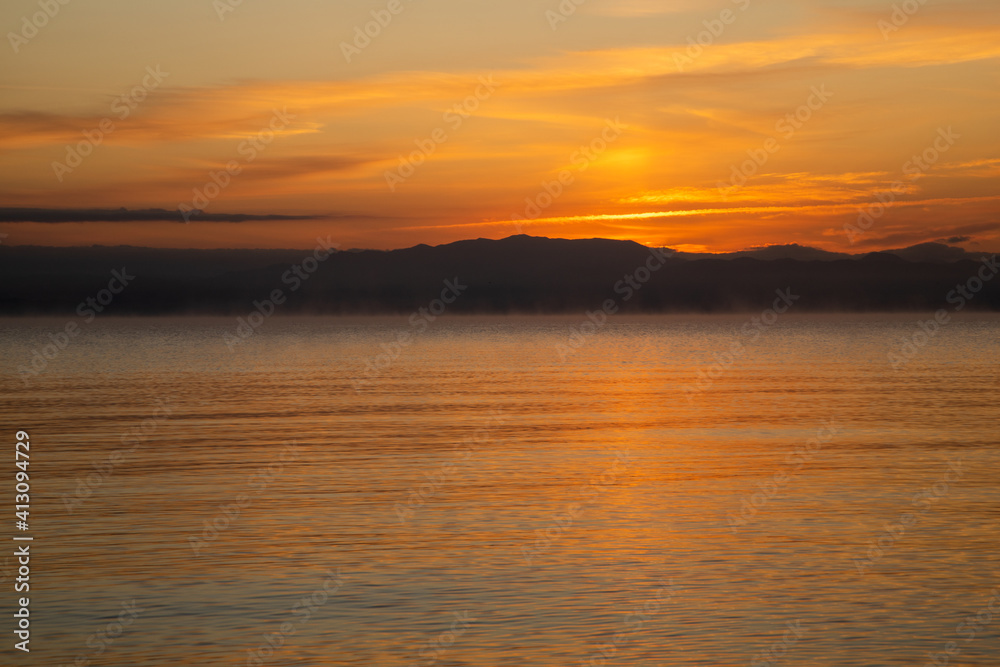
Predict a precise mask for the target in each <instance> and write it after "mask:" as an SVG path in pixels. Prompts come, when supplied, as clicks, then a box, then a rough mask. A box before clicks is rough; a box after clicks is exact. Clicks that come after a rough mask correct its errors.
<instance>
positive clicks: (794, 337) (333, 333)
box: [0, 315, 1000, 667]
mask: <svg viewBox="0 0 1000 667" xmlns="http://www.w3.org/2000/svg"><path fill="white" fill-rule="evenodd" d="M926 317H927V316H918V315H905V316H901V315H894V316H876V315H870V316H857V315H845V316H835V315H829V316H791V315H787V316H782V318H780V319H779V320H778V321H777V322H776V323H774V324H773V325H772V326H767V327H756V328H755V327H753V326H752V325H751V326H750V327H747V328H744V325H746V324H747V323H748V322H750V318H749V316H726V317H705V318H686V317H679V316H672V317H648V318H633V319H627V318H620V319H614V318H612V321H611V322H609V323H608V324H606V325H605V326H602V327H599V328H596V327H595V329H596V331H591V327H584V328H585V329H586V331H585V332H583V333H581V334H580V335H579V336H574V337H573V338H571V329H579V328H580V326H581V324H582V323H583V321H584V319H583V318H582V317H573V318H520V319H518V318H511V319H505V318H492V319H491V318H484V319H469V318H466V319H462V318H452V319H447V318H442V319H439V320H438V321H436V322H435V323H433V324H431V325H430V326H427V327H426V328H416V327H411V326H410V325H409V324H408V322H407V318H405V317H398V318H381V319H357V320H344V319H301V320H298V319H285V320H283V319H280V318H273V319H271V320H268V321H267V322H265V323H264V325H263V326H261V327H260V329H259V330H258V331H257V333H256V334H255V335H254V336H252V337H250V338H249V339H247V340H245V341H243V342H241V343H239V344H232V345H229V346H227V344H226V342H225V341H226V339H225V338H224V336H225V334H226V333H230V334H232V333H233V332H234V331H235V329H236V322H235V320H234V319H204V320H199V319H192V320H168V319H148V320H147V319H135V320H111V319H105V320H97V321H96V322H94V323H92V324H81V330H82V333H81V334H80V335H79V336H78V337H76V338H75V339H73V340H72V341H70V343H69V344H68V345H67V346H66V348H65V349H64V350H61V351H58V354H55V355H52V354H51V353H52V351H53V350H52V349H49V350H48V352H49V353H50V356H53V357H54V358H52V359H46V360H45V363H46V366H45V368H44V370H42V371H41V372H39V373H38V374H37V375H35V376H32V377H31V378H30V382H29V383H27V384H26V383H25V382H22V380H21V379H19V376H18V375H19V374H18V373H17V371H16V367H17V366H19V365H30V364H31V361H32V352H33V350H41V349H42V347H43V346H44V345H45V344H46V343H48V342H49V338H48V334H49V333H50V332H52V333H54V332H57V331H60V330H62V328H63V325H64V324H65V322H64V321H59V320H31V321H27V320H5V321H3V322H0V345H2V348H3V350H4V357H5V359H4V364H5V365H4V375H3V378H2V385H0V390H2V393H3V404H2V408H0V410H2V421H3V423H4V424H5V428H6V429H7V434H8V435H7V441H8V443H9V445H10V447H11V449H12V450H13V447H14V445H13V442H14V433H15V432H16V431H17V430H22V429H23V430H25V431H27V432H28V433H29V435H30V440H31V459H30V461H31V464H30V474H31V494H32V503H31V520H30V526H31V528H30V532H29V533H27V534H30V535H31V536H33V537H34V541H33V542H32V543H31V553H32V560H31V592H30V596H31V606H30V609H31V621H32V626H31V628H32V635H31V647H32V652H31V654H30V656H29V655H27V654H23V653H20V652H16V651H14V650H12V644H13V641H14V639H12V634H11V630H12V629H13V623H12V621H11V618H12V616H11V612H12V611H13V609H14V599H15V593H13V592H12V590H11V588H12V583H13V581H12V580H13V566H12V563H13V559H12V558H10V557H9V556H8V555H7V554H6V553H5V554H4V557H6V558H7V560H6V561H5V562H4V569H3V577H4V579H5V582H4V584H3V587H2V590H4V593H3V595H2V596H0V605H2V611H3V615H4V618H7V619H8V620H7V621H6V622H5V623H6V625H5V627H4V628H3V634H4V636H5V637H7V640H6V641H5V644H4V646H3V651H4V656H6V657H5V658H4V660H3V662H4V663H5V664H28V665H43V664H44V665H70V664H74V661H77V662H76V663H75V664H78V665H85V664H91V665H259V664H269V665H304V666H312V665H317V666H318V665H386V666H397V665H399V666H410V665H420V666H422V667H431V666H432V665H438V666H440V667H458V666H472V665H476V666H496V665H529V666H536V665H537V666H551V665H636V666H641V665H647V666H650V667H656V666H666V665H671V666H673V665H678V666H680V665H712V666H729V665H751V664H759V665H764V664H769V663H770V664H774V665H778V664H786V665H808V666H812V665H837V666H841V667H852V666H862V665H865V666H869V665H879V666H893V665H907V666H914V665H924V664H925V663H927V662H928V660H929V658H928V654H929V653H934V654H936V653H940V652H943V651H946V650H948V648H950V650H951V651H952V653H953V655H952V656H951V657H950V659H949V663H950V664H952V665H962V666H965V667H970V666H993V667H995V666H996V665H1000V597H996V598H992V597H991V596H994V595H995V594H997V593H998V592H1000V588H998V587H1000V490H998V484H997V483H998V480H1000V436H998V428H997V425H998V417H1000V408H998V401H997V395H998V390H1000V378H998V370H1000V336H998V334H1000V318H998V317H996V316H986V315H984V316H978V317H970V318H967V319H962V320H956V321H952V322H950V323H948V324H947V325H945V326H942V327H940V329H939V330H937V331H935V332H934V335H933V336H930V337H928V338H927V339H926V341H925V340H924V339H922V338H920V337H919V336H918V341H919V342H922V343H925V344H924V345H923V346H922V347H920V348H919V349H918V348H916V347H914V348H913V350H912V351H913V352H914V353H915V354H913V355H912V358H911V359H909V361H908V362H907V363H905V364H899V365H898V366H899V367H898V368H893V366H892V364H891V363H890V362H889V361H888V356H887V355H888V354H889V353H895V352H898V351H899V350H900V349H901V346H902V340H903V339H904V338H906V339H910V340H912V339H913V337H914V335H915V332H917V331H919V329H918V327H917V322H918V320H920V319H926ZM753 332H756V333H757V335H756V336H754V335H753ZM401 333H407V334H410V338H408V339H406V341H405V342H406V344H405V345H398V344H395V343H394V341H397V340H398V338H399V335H400V334H401ZM230 342H231V340H230ZM383 344H384V345H385V347H382V345H383ZM383 354H384V355H385V356H384V357H382V358H381V359H380V358H379V355H383ZM727 354H728V355H730V356H726V355H727ZM369 362H370V363H371V365H370V366H368V365H367V364H368V363H369ZM40 363H41V362H38V361H36V364H40ZM713 365H714V368H713ZM366 369H367V370H366ZM373 369H374V370H373ZM699 373H703V375H699ZM14 472H15V470H14V468H13V467H12V463H8V465H7V466H6V470H5V471H4V472H3V473H0V474H2V475H3V476H4V479H5V480H7V479H9V480H10V481H9V483H8V481H4V482H3V484H4V486H5V488H8V489H9V488H10V487H12V486H13V475H14ZM5 498H7V499H8V500H9V501H10V502H11V504H13V493H12V492H9V493H8V495H6V496H5ZM11 512H13V509H12V510H11ZM9 519H10V522H9V524H8V527H7V528H5V534H6V535H7V539H10V538H11V537H13V536H14V534H15V533H16V532H17V531H15V530H14V526H13V523H14V518H13V517H9ZM9 544H11V545H13V544H15V543H14V542H10V543H9ZM12 552H13V547H11V548H10V553H12ZM977 614H978V620H975V621H974V622H973V623H972V624H971V625H970V624H966V625H964V626H961V627H959V626H960V624H962V623H963V622H965V621H966V619H967V617H969V616H970V615H971V616H972V617H973V619H975V618H976V615H977ZM8 626H9V627H8ZM949 642H954V644H953V645H951V646H950V647H949ZM765 651H770V653H765ZM957 651H960V652H957ZM88 661H89V662H88ZM754 661H756V662H754ZM940 661H941V663H942V664H944V658H941V659H940Z"/></svg>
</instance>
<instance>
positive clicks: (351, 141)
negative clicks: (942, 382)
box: [0, 0, 1000, 252]
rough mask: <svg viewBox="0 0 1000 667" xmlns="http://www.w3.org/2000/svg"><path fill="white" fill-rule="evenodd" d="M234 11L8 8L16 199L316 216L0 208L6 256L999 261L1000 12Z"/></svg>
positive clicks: (873, 8) (705, 6)
mask: <svg viewBox="0 0 1000 667" xmlns="http://www.w3.org/2000/svg"><path fill="white" fill-rule="evenodd" d="M223 1H224V0H220V3H221V2H223ZM220 3H216V4H215V5H213V2H211V1H210V0H175V1H172V2H171V3H135V2H126V1H125V0H101V1H95V2H90V3H82V2H79V3H78V2H70V3H68V4H66V5H60V6H59V7H60V8H59V10H58V13H56V14H55V15H54V16H52V17H51V18H47V20H46V21H45V22H44V25H43V26H42V27H40V28H38V29H37V30H36V31H32V30H31V28H30V27H26V25H27V24H26V23H25V21H29V22H30V21H31V20H32V19H31V17H32V16H33V15H34V14H35V13H36V12H38V5H37V3H36V2H34V1H22V0H11V1H9V2H5V3H4V5H3V7H2V9H0V24H2V25H3V26H5V27H6V28H7V31H9V32H8V35H7V40H8V45H7V46H6V47H4V49H3V50H2V53H3V55H2V56H0V59H2V64H3V66H2V70H0V72H2V73H0V89H2V90H3V97H2V98H0V100H2V101H0V175H2V180H0V206H5V207H32V208H35V207H37V208H67V209H70V208H72V209H76V208H113V209H117V208H120V207H127V208H129V209H146V208H164V209H177V208H178V207H179V206H181V207H182V208H183V207H184V206H191V207H195V208H197V207H198V206H202V207H204V208H205V210H206V212H208V213H217V214H218V213H249V214H261V215H267V214H279V215H309V216H317V217H316V219H313V220H284V221H266V222H263V221H261V222H242V223H218V222H204V221H202V222H199V221H198V220H197V218H194V219H192V221H191V223H190V224H186V225H185V224H179V223H171V222H114V223H109V222H99V221H98V222H86V223H72V224H43V223H24V222H0V235H2V234H6V235H7V236H6V237H0V238H2V242H3V243H6V244H44V245H90V244H94V243H100V244H120V243H124V244H132V245H151V246H169V247H303V248H307V247H312V246H313V245H314V238H315V237H316V236H317V235H320V234H322V235H323V236H324V237H325V236H326V235H328V234H329V235H331V236H332V238H333V239H334V240H335V241H336V242H338V243H340V244H341V247H367V248H396V247H403V246H409V245H413V244H416V243H429V244H436V243H445V242H448V241H454V240H458V239H463V238H473V237H489V238H501V237H504V236H509V235H510V234H513V233H518V232H523V233H529V234H533V235H544V236H559V237H564V238H580V237H593V236H601V237H607V238H628V239H634V240H636V241H639V242H642V243H648V244H654V245H668V246H672V247H675V248H680V249H685V250H708V251H723V250H735V249H741V248H745V247H749V246H757V245H764V244H775V243H801V244H805V245H812V246H816V247H822V248H826V249H829V250H840V251H850V252H858V251H867V250H873V249H879V248H886V247H901V246H906V245H912V244H915V243H920V242H924V241H937V240H942V239H952V242H954V243H960V244H962V245H964V247H966V248H968V249H970V250H977V249H978V250H997V249H1000V219H998V217H1000V216H998V211H1000V188H998V187H997V186H998V185H1000V124H998V122H997V120H998V119H997V109H1000V85H998V84H1000V67H998V65H1000V6H998V5H997V3H996V1H995V0H969V1H964V2H959V1H945V0H935V2H933V3H927V4H925V5H923V6H921V7H920V9H919V10H918V11H917V12H916V13H914V14H913V15H912V16H905V15H901V14H900V15H897V16H896V17H895V23H893V21H894V17H893V16H892V12H893V10H892V4H891V3H886V2H874V1H868V0H840V1H836V0H825V1H820V0H808V1H800V2H788V1H783V2H778V0H721V1H713V2H704V1H699V2H695V1H694V0H676V1H673V2H670V1H659V2H654V1H652V0H648V1H647V0H625V1H622V0H619V1H618V2H612V1H611V0H606V1H604V0H587V1H586V2H584V3H583V4H582V5H581V6H580V7H579V8H578V9H577V10H576V11H575V12H574V13H573V14H572V15H568V16H563V15H561V14H559V6H560V3H559V2H557V1H556V0H552V1H549V2H545V1H541V0H531V1H527V0H509V1H507V2H504V3H486V2H470V1H469V0H439V1H437V2H433V3H432V2H415V1H412V0H399V4H397V5H391V3H390V2H389V1H388V0H384V1H383V0H371V1H365V2H360V1H356V0H346V1H343V2H338V3H326V2H321V1H320V0H290V1H288V2H283V3H263V2H249V1H248V2H243V3H242V4H240V5H239V6H238V7H235V8H234V9H233V11H225V12H223V13H222V14H221V15H220V13H219V10H218V7H219V6H223V5H221V4H220ZM160 5H164V6H160ZM331 5H335V6H331ZM390 5H391V6H392V7H394V8H395V9H397V10H399V11H398V13H397V14H395V15H391V14H389V13H388V10H387V9H386V7H389V6H390ZM564 6H566V5H564ZM373 11H374V12H376V16H377V17H379V18H381V19H382V20H383V22H384V23H386V25H384V26H377V30H376V26H375V24H372V25H371V26H369V29H370V31H371V32H373V33H377V35H376V36H375V37H374V38H371V39H370V43H368V44H367V45H366V44H365V43H364V42H363V41H360V40H359V41H358V42H357V43H356V44H354V45H351V46H346V47H345V43H350V42H351V41H352V40H354V39H355V35H356V31H355V27H358V28H359V29H360V30H363V29H364V27H365V23H366V22H370V21H373V20H375V19H374V18H373V16H372V14H371V12H373ZM547 12H548V13H547ZM386 16H389V17H390V18H391V20H387V19H386ZM25 17H27V18H25ZM880 21H883V22H884V23H882V24H881V25H880V24H879V22H880ZM887 26H889V27H887ZM713 31H714V32H715V33H718V34H717V35H716V34H712V33H713ZM12 35H13V36H12ZM26 35H28V36H27V37H26ZM689 38H690V41H689ZM699 40H700V41H701V42H702V44H703V46H697V42H698V41H699ZM692 43H694V44H695V46H692V45H691V44H692ZM359 45H360V46H359ZM361 47H363V48H361ZM348 59H350V62H348ZM130 91H132V93H131V94H132V99H129V98H128V97H126V98H122V97H121V96H122V95H123V94H124V95H126V96H128V95H129V94H130ZM796 113H797V114H798V118H796V117H795V114H796ZM789 114H792V116H791V117H790V118H789V117H788V116H789ZM102 127H103V128H104V129H105V130H108V129H110V130H111V131H110V132H102V131H101V129H102ZM262 131H267V132H273V134H264V135H261V134H260V133H261V132H262ZM84 132H86V133H87V136H90V137H91V138H92V139H93V138H95V137H96V138H99V139H100V142H99V144H97V145H93V146H91V145H90V143H89V141H90V140H87V139H85V135H84ZM255 137H256V139H254V138H255ZM80 142H85V143H84V144H82V146H81V144H80ZM95 143H96V142H95ZM935 144H936V146H935ZM68 146H77V147H78V149H79V150H81V151H84V152H88V153H89V154H88V155H86V156H85V157H82V158H81V159H80V161H79V163H78V164H75V161H74V160H73V159H70V160H69V161H67V159H68V158H67V155H68V153H67V150H68V148H67V147H68ZM88 149H90V150H88ZM431 149H433V150H431ZM581 149H585V150H581ZM414 151H418V152H417V153H416V154H414V153H413V152H414ZM411 154H413V157H415V158H417V161H419V162H421V164H419V165H418V166H415V168H413V169H412V173H411V172H410V170H409V169H408V168H406V167H404V168H403V169H402V170H400V160H401V156H403V157H408V156H411ZM914 156H917V157H918V158H919V157H920V156H923V158H921V160H923V159H927V162H926V163H923V162H914V161H913V158H914ZM754 157H756V159H757V163H760V164H757V163H755V162H752V161H751V162H748V161H749V160H752V159H753V158H754ZM57 163H60V164H57ZM227 164H228V165H229V167H230V168H231V172H232V173H230V174H227V175H226V176H221V175H218V173H219V172H220V170H221V171H224V170H225V169H226V168H227ZM60 165H62V166H60ZM734 169H735V170H736V172H737V174H734ZM741 171H742V174H740V173H739V172H741ZM213 173H216V174H217V179H216V180H219V181H222V182H223V183H224V184H225V187H221V188H218V191H217V192H215V191H214V188H215V186H214V185H211V186H208V187H209V192H210V193H211V194H212V195H214V196H212V197H208V198H206V199H202V200H199V199H197V197H196V192H195V191H196V190H202V191H204V188H205V186H206V184H208V183H211V175H212V174H213ZM404 177H405V178H404ZM560 178H562V181H563V182H562V183H559V180H560ZM744 179H745V182H743V181H744ZM734 183H736V184H735V185H734ZM546 184H548V186H547V187H546ZM894 184H895V187H896V188H897V193H896V194H893V195H892V197H893V198H892V200H891V202H889V205H888V207H887V208H886V209H885V210H883V211H882V214H881V215H878V216H876V217H874V218H872V219H871V223H870V224H869V225H868V228H867V229H866V230H862V231H863V233H861V234H859V235H856V236H855V237H854V242H853V243H852V242H851V241H850V240H849V238H848V235H847V234H845V230H844V227H845V225H850V224H856V223H857V221H858V216H859V207H868V205H869V204H871V203H873V202H877V201H878V200H877V199H876V196H877V193H889V192H892V189H893V187H894ZM553 195H554V196H553ZM882 197H883V198H885V197H887V195H884V194H883V195H882ZM199 202H201V203H199ZM529 202H533V204H530V203H529ZM535 206H537V209H536V208H535ZM873 210H876V211H877V209H873ZM515 215H519V216H520V217H521V218H524V220H523V221H522V222H520V223H516V222H514V221H512V217H513V216H515Z"/></svg>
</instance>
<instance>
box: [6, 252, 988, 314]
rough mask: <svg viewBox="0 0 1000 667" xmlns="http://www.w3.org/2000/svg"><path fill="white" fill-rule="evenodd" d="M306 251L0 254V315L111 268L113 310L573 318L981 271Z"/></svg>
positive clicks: (825, 307)
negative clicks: (454, 286) (269, 306)
mask: <svg viewBox="0 0 1000 667" xmlns="http://www.w3.org/2000/svg"><path fill="white" fill-rule="evenodd" d="M657 253H658V255H657ZM311 256H312V253H311V251H306V250H184V249H156V248H137V247H130V246H121V247H107V246H93V247H86V248H83V247H79V248H50V247H39V246H0V313H3V314H8V315H12V314H44V313H50V314H51V313H60V314H72V313H75V312H77V308H78V306H79V304H80V303H82V302H83V301H84V300H85V299H86V298H88V297H93V296H94V295H95V294H96V293H98V292H99V291H100V290H102V289H104V288H106V287H107V284H108V280H109V278H110V276H111V271H112V270H119V271H120V270H122V269H123V268H124V269H127V271H128V273H130V274H132V275H135V276H136V278H135V280H133V281H131V283H130V284H129V285H128V287H127V288H126V289H125V290H123V291H122V293H121V294H118V295H116V296H114V299H113V301H112V303H110V304H109V305H108V306H107V309H106V312H107V313H110V314H114V315H126V314H179V313H197V314H225V315H245V314H246V313H247V312H249V311H250V310H252V309H253V308H254V307H255V306H254V302H255V301H257V302H258V303H260V302H262V301H264V300H267V299H269V298H270V295H271V294H272V293H273V292H274V291H275V290H281V291H282V295H283V296H284V297H285V298H286V299H287V300H286V301H285V302H284V303H282V304H281V305H280V308H279V310H280V312H281V313H283V314H294V313H328V314H332V313H340V314H348V313H351V314H365V313H409V312H414V311H416V310H417V309H419V308H421V307H426V306H427V304H428V303H430V302H431V301H433V300H434V299H436V298H438V297H439V296H440V294H441V291H442V289H443V287H444V281H445V280H451V281H454V280H458V282H459V283H460V284H462V285H465V286H467V288H466V289H464V290H463V291H462V294H461V296H460V297H459V298H458V299H457V300H455V302H454V303H453V304H451V305H449V306H448V312H452V313H579V312H583V311H585V310H593V309H596V308H600V307H601V305H602V304H603V303H604V302H605V301H606V300H608V299H612V300H614V301H615V303H616V305H617V307H619V308H620V309H621V311H623V312H634V313H640V312H697V313H711V312H734V311H741V312H743V311H745V312H752V311H760V310H761V309H763V308H766V307H768V305H769V304H770V303H771V302H772V301H773V299H774V293H775V290H777V289H781V290H785V289H790V290H791V291H792V292H793V293H794V294H796V295H799V296H800V297H801V298H800V299H799V300H798V301H797V302H796V304H795V310H796V312H809V311H933V310H937V309H939V308H947V307H949V306H948V304H947V302H946V298H947V295H948V294H949V292H950V291H951V290H954V289H955V288H956V286H958V285H960V284H961V285H964V284H966V282H967V281H968V280H969V279H970V278H972V277H974V276H975V275H976V273H977V271H979V270H980V268H981V267H982V266H983V263H982V261H981V260H982V253H978V254H976V253H967V252H965V251H964V250H962V249H961V248H956V247H952V246H947V245H943V244H922V245H919V246H913V247H911V248H904V249H901V250H890V251H885V252H878V253H867V254H860V255H846V254H840V253H830V252H827V251H823V250H817V249H814V248H808V247H805V246H799V245H786V246H770V247H766V248H757V249H751V250H747V251H741V252H737V253H726V254H721V255H702V254H693V253H681V252H675V251H673V250H671V249H669V248H663V249H659V250H654V249H651V248H648V247H646V246H643V245H640V244H638V243H635V242H632V241H617V240H608V239H581V240H567V239H550V238H540V237H531V236H525V235H519V236H512V237H509V238H505V239H501V240H490V239H475V240H468V241H458V242H455V243H449V244H446V245H440V246H434V247H432V246H428V245H418V246H414V247H412V248H406V249H401V250H392V251H378V250H359V251H350V252H335V253H333V254H332V255H331V256H330V257H329V258H328V259H326V260H325V261H323V262H318V263H317V264H316V266H314V269H315V270H314V272H312V273H309V274H308V277H307V278H306V279H298V280H296V279H292V280H289V278H290V274H289V271H290V268H291V267H293V266H296V265H300V264H301V263H302V262H303V260H304V259H305V258H306V257H311ZM657 256H659V257H663V259H662V260H659V259H657ZM990 257H992V255H990ZM652 266H657V267H658V268H656V269H655V270H649V268H648V267H652ZM317 267H318V268H317ZM644 267H646V268H644ZM629 277H630V278H631V280H632V281H633V282H634V283H635V284H636V286H637V287H638V288H637V289H633V288H632V287H629V283H628V281H627V280H626V278H629ZM640 278H642V279H643V280H642V281H640V280H639V279H640ZM296 282H297V283H298V284H297V285H296ZM293 287H294V289H293ZM626 294H627V295H628V298H626ZM967 308H968V309H970V310H972V309H976V310H1000V280H997V281H989V282H986V283H985V287H984V288H983V289H982V291H981V292H979V293H978V294H976V295H975V298H974V299H971V300H969V301H968V305H967Z"/></svg>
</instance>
